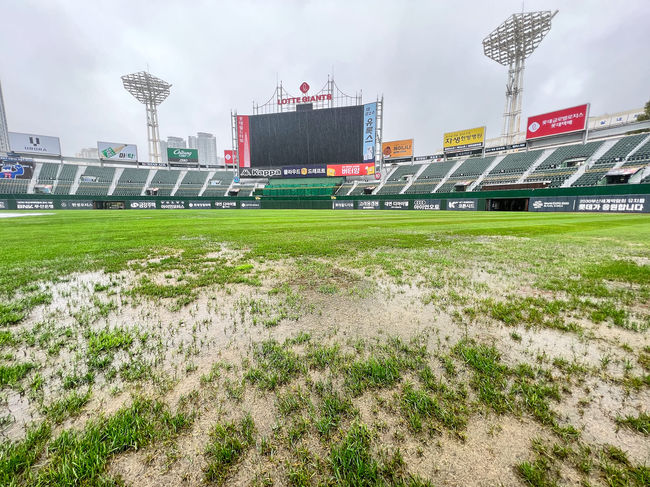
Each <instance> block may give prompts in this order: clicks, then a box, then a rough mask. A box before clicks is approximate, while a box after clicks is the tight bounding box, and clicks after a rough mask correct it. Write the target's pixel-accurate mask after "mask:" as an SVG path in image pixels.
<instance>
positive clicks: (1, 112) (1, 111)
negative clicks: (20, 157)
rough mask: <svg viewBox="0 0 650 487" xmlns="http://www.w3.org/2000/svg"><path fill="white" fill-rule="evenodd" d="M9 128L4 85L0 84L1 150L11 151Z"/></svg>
mask: <svg viewBox="0 0 650 487" xmlns="http://www.w3.org/2000/svg"><path fill="white" fill-rule="evenodd" d="M8 130H9V128H8V127H7V115H6V114H5V102H4V100H3V98H2V85H1V84H0V152H9V132H8Z"/></svg>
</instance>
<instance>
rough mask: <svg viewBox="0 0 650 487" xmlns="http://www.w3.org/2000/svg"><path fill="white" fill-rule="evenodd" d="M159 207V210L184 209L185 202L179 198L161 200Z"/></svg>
mask: <svg viewBox="0 0 650 487" xmlns="http://www.w3.org/2000/svg"><path fill="white" fill-rule="evenodd" d="M160 209H161V210H184V209H185V202H184V201H179V200H174V201H169V200H167V201H161V202H160Z"/></svg>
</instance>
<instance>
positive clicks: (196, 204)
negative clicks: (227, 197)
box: [187, 201, 212, 210]
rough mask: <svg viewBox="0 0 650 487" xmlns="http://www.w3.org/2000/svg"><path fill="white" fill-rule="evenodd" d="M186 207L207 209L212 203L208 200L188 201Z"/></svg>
mask: <svg viewBox="0 0 650 487" xmlns="http://www.w3.org/2000/svg"><path fill="white" fill-rule="evenodd" d="M187 207H188V208H190V209H192V210H209V209H211V208H212V203H210V202H209V201H190V202H189V203H188V204H187Z"/></svg>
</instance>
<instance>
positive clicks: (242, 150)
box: [237, 115, 251, 167]
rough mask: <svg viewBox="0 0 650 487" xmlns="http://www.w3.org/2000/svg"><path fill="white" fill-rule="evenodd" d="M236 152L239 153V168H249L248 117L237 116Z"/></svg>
mask: <svg viewBox="0 0 650 487" xmlns="http://www.w3.org/2000/svg"><path fill="white" fill-rule="evenodd" d="M237 151H238V153H239V167H251V144H250V129H249V126H248V115H237Z"/></svg>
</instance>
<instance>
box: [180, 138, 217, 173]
mask: <svg viewBox="0 0 650 487" xmlns="http://www.w3.org/2000/svg"><path fill="white" fill-rule="evenodd" d="M187 142H188V148H189V149H198V150H199V164H200V165H202V166H216V165H217V164H218V160H217V139H216V137H215V136H214V135H213V134H210V133H207V132H197V134H196V136H194V135H190V136H189V137H188V138H187Z"/></svg>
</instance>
